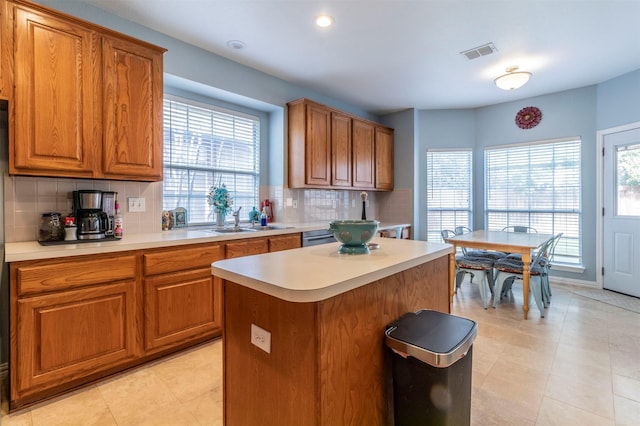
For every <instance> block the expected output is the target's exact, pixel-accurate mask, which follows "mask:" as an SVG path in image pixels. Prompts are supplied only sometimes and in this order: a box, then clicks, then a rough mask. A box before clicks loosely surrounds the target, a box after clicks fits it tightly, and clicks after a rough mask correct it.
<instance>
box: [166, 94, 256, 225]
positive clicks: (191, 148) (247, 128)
mask: <svg viewBox="0 0 640 426" xmlns="http://www.w3.org/2000/svg"><path fill="white" fill-rule="evenodd" d="M259 160H260V119H259V117H258V116H253V115H250V114H246V113H242V112H237V111H231V110H228V109H223V108H220V107H217V106H214V105H207V104H204V103H199V102H195V101H191V100H186V99H182V98H177V97H173V96H167V95H165V99H164V182H163V189H162V191H163V209H164V210H174V209H175V208H176V207H184V208H186V209H187V211H188V224H189V225H197V224H207V223H212V222H213V221H214V218H215V214H214V213H215V212H214V211H213V209H212V207H211V206H209V205H208V204H207V199H206V196H207V194H208V193H209V188H210V187H211V185H213V184H215V185H216V186H217V185H220V184H225V185H226V187H227V189H228V190H229V192H230V194H231V196H232V198H233V206H232V209H233V210H237V209H238V207H242V212H244V213H245V214H243V215H242V216H243V217H244V216H246V215H248V213H249V211H250V210H251V209H252V207H253V206H257V205H258V197H259V192H258V191H259V180H260V161H259ZM227 220H231V215H228V216H227Z"/></svg>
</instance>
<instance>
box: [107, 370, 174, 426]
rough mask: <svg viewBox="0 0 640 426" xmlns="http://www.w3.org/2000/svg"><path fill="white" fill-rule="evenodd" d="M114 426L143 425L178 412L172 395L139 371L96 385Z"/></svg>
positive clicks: (165, 388)
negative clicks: (113, 420)
mask: <svg viewBox="0 0 640 426" xmlns="http://www.w3.org/2000/svg"><path fill="white" fill-rule="evenodd" d="M97 386H98V389H99V390H100V392H101V393H102V395H103V397H104V400H105V401H106V403H107V405H108V406H109V409H110V410H111V412H112V413H113V416H114V418H115V419H116V422H117V423H118V426H124V425H139V424H145V423H146V422H148V421H149V419H158V420H160V419H162V418H163V417H162V415H163V414H164V415H169V413H170V414H171V416H173V413H174V412H176V411H181V410H180V408H181V405H180V402H179V401H178V399H177V398H176V397H175V396H174V394H173V393H172V392H171V391H170V390H169V388H168V387H167V386H166V385H165V384H164V383H163V382H162V380H161V379H160V378H159V377H158V376H156V375H155V374H153V373H151V372H149V371H148V370H146V369H144V368H143V369H139V370H136V371H134V372H132V373H130V374H127V375H123V376H119V377H116V378H114V379H112V380H109V381H107V382H104V383H100V384H98V385H97ZM146 424H152V423H146Z"/></svg>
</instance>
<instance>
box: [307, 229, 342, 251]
mask: <svg viewBox="0 0 640 426" xmlns="http://www.w3.org/2000/svg"><path fill="white" fill-rule="evenodd" d="M335 242H337V240H336V239H335V237H334V236H333V233H332V232H331V231H329V230H328V229H318V230H315V231H305V232H303V233H302V247H310V246H318V245H320V244H327V243H335Z"/></svg>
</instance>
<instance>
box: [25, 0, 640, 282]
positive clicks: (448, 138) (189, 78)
mask: <svg viewBox="0 0 640 426" xmlns="http://www.w3.org/2000/svg"><path fill="white" fill-rule="evenodd" d="M37 2H38V3H41V4H44V5H47V6H50V7H52V8H54V9H58V10H61V11H63V12H66V13H69V14H71V15H74V16H78V17H80V18H83V19H86V20H89V21H92V22H95V23H97V24H99V25H102V26H105V27H108V28H112V29H114V30H116V31H120V32H122V33H125V34H129V35H131V36H133V37H136V38H139V39H142V40H146V41H148V42H151V43H154V44H157V45H160V46H163V47H165V48H167V49H168V52H167V53H166V54H165V57H164V70H165V73H166V74H168V77H170V78H169V79H167V80H168V81H170V82H171V84H173V85H176V86H177V87H178V88H179V89H182V90H185V91H190V90H193V87H194V85H195V86H198V89H202V88H203V87H204V88H207V90H208V92H209V94H210V96H211V97H212V98H216V99H219V100H221V101H225V102H232V103H235V104H239V105H245V106H248V107H252V108H256V109H259V110H262V111H265V112H266V113H267V114H268V116H269V126H268V130H267V131H268V134H269V138H270V140H271V142H270V143H271V145H270V146H267V147H265V149H267V150H268V152H266V153H264V154H263V157H262V158H263V162H267V163H268V164H269V166H270V167H269V166H267V165H266V164H265V169H264V171H265V172H266V174H268V176H269V178H268V183H269V184H270V185H280V184H282V183H283V179H284V172H286V170H285V167H286V166H285V165H286V157H285V156H286V152H285V151H286V142H285V136H286V135H285V134H284V128H285V124H286V123H285V121H286V114H284V109H285V105H286V103H287V102H288V101H290V100H293V99H298V98H301V97H308V98H311V99H314V100H316V101H319V102H322V103H325V104H327V105H330V106H333V107H335V108H338V109H342V110H344V111H348V112H351V113H353V114H356V115H359V116H362V117H365V118H369V119H371V120H376V121H382V122H383V123H384V124H387V125H389V126H391V127H393V128H395V131H396V133H395V135H396V139H395V141H396V148H395V170H396V172H395V182H396V187H397V188H412V189H413V193H414V235H415V237H416V238H419V239H426V222H427V220H426V195H423V194H424V192H425V186H426V150H427V148H445V147H446V148H450V147H466V148H473V149H474V155H475V162H474V180H475V184H474V210H475V211H476V212H482V211H483V210H484V198H483V192H484V173H483V150H484V148H485V147H487V146H492V145H503V144H513V143H519V142H527V141H537V140H545V139H555V138H562V137H568V136H580V137H581V138H582V141H583V150H582V165H583V176H582V177H583V180H582V183H583V186H582V200H583V204H582V212H583V221H582V227H583V230H584V232H583V235H584V240H583V247H582V249H583V257H584V266H585V267H586V270H585V272H584V274H568V275H569V276H572V278H575V279H577V280H587V281H595V273H596V271H595V266H596V259H595V256H596V250H595V242H596V240H595V232H591V230H594V231H595V229H596V219H597V216H596V214H597V206H596V203H597V200H596V190H595V188H596V184H597V182H596V173H595V171H596V167H597V166H598V163H597V158H598V157H597V153H596V131H597V130H601V129H606V128H609V127H614V126H619V125H622V124H628V123H632V122H638V121H640V70H637V71H634V72H631V73H628V74H625V75H622V76H619V77H617V78H614V79H611V80H609V81H607V82H604V83H602V84H599V85H597V86H590V87H585V88H581V89H576V90H570V91H565V92H560V93H554V94H550V95H545V96H539V97H534V98H530V99H526V100H522V101H515V102H509V103H504V104H498V105H493V106H488V107H483V108H478V109H474V110H432V111H416V110H413V109H409V110H406V111H401V112H397V113H394V114H389V115H387V116H384V117H377V116H375V115H373V114H370V113H369V112H367V111H363V110H362V109H360V108H358V107H354V106H353V105H348V104H346V103H344V102H342V101H340V100H338V99H333V98H329V97H327V96H325V95H323V94H322V93H318V92H314V91H312V90H309V89H307V88H305V87H302V86H298V85H294V84H291V83H289V82H286V81H284V80H281V79H278V78H275V77H272V76H270V75H267V74H265V73H262V72H260V71H257V70H254V69H251V68H248V67H245V66H243V65H240V64H238V63H235V62H232V61H230V60H227V59H225V58H222V57H220V56H217V55H215V54H213V53H210V52H207V51H205V50H203V49H200V48H197V47H194V46H191V45H188V44H186V43H183V42H180V41H178V40H176V39H173V38H171V37H168V36H166V35H164V34H161V33H158V32H155V31H153V30H150V29H148V28H145V27H143V26H141V25H138V24H136V23H133V22H130V21H127V20H124V19H121V18H119V17H117V16H114V15H111V14H109V13H106V12H103V11H101V10H99V9H96V8H94V7H93V6H90V5H87V4H85V3H82V2H78V1H74V0H37ZM529 105H534V106H537V107H539V108H540V109H541V110H542V113H543V119H542V122H541V123H540V125H538V126H537V127H535V128H533V129H529V130H521V129H519V128H518V127H516V126H515V124H514V116H515V114H516V112H517V111H518V110H519V109H520V108H522V107H525V106H529ZM263 164H264V163H263ZM267 167H268V168H267ZM474 227H475V228H477V229H480V228H483V227H484V218H483V216H482V215H476V217H475V220H474Z"/></svg>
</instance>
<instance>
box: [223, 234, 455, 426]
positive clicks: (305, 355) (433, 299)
mask: <svg viewBox="0 0 640 426" xmlns="http://www.w3.org/2000/svg"><path fill="white" fill-rule="evenodd" d="M373 242H374V243H378V244H379V246H380V248H379V249H377V250H372V251H371V254H368V255H339V254H338V253H337V249H338V247H339V243H333V244H325V245H321V246H314V247H306V248H300V249H294V250H288V251H284V252H275V253H268V254H263V255H257V256H248V257H243V258H238V259H227V260H221V261H218V262H215V263H213V265H212V273H213V275H215V276H218V277H220V278H222V279H223V282H224V287H223V304H224V320H223V341H224V342H223V351H224V390H223V394H224V421H225V424H228V425H235V424H242V425H245V424H246V425H252V424H261V425H267V424H273V425H301V424H304V425H339V424H367V425H384V424H392V423H393V420H392V419H393V411H392V395H391V392H390V385H391V383H390V375H389V371H390V365H389V363H390V355H389V353H388V352H387V350H386V349H385V346H384V343H383V342H384V339H383V337H384V330H385V329H386V326H387V324H389V323H391V322H392V321H394V320H396V319H397V318H399V317H400V316H401V315H403V314H404V313H407V312H415V311H417V310H419V309H435V310H438V311H441V312H449V311H450V304H449V285H448V267H449V262H448V255H449V253H450V252H451V250H452V247H451V246H450V245H448V244H439V243H427V242H424V241H414V240H396V239H384V238H375V239H374V240H373Z"/></svg>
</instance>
